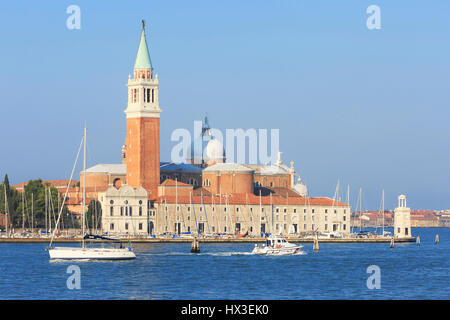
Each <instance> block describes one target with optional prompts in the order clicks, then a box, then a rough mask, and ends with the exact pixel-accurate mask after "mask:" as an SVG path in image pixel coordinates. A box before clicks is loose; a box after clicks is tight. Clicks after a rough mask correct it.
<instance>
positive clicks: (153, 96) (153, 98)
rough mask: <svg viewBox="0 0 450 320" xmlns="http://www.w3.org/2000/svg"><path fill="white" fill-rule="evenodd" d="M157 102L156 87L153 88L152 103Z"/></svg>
mask: <svg viewBox="0 0 450 320" xmlns="http://www.w3.org/2000/svg"><path fill="white" fill-rule="evenodd" d="M154 102H155V89H152V103H154Z"/></svg>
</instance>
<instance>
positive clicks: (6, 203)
mask: <svg viewBox="0 0 450 320" xmlns="http://www.w3.org/2000/svg"><path fill="white" fill-rule="evenodd" d="M3 189H4V190H5V217H6V236H7V237H9V234H8V225H9V219H8V211H9V208H8V197H7V196H6V183H4V184H3Z"/></svg>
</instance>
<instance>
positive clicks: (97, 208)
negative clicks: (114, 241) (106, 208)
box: [86, 200, 102, 229]
mask: <svg viewBox="0 0 450 320" xmlns="http://www.w3.org/2000/svg"><path fill="white" fill-rule="evenodd" d="M101 219H102V205H101V203H100V201H98V200H91V202H89V206H88V209H87V211H86V227H87V228H88V226H91V227H92V228H93V229H100V228H101V225H102V222H101Z"/></svg>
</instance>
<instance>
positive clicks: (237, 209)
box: [164, 206, 347, 214]
mask: <svg viewBox="0 0 450 320" xmlns="http://www.w3.org/2000/svg"><path fill="white" fill-rule="evenodd" d="M164 210H165V211H169V207H168V206H165V207H164ZM202 210H203V206H200V207H199V211H202ZM177 211H180V207H179V206H177ZM187 211H188V212H190V211H191V207H187ZM212 211H213V212H214V211H215V207H214V206H213V207H212ZM223 211H224V212H227V207H223ZM239 211H240V210H239V207H236V212H239ZM257 211H258V210H257ZM250 212H253V207H250ZM261 212H264V207H261ZM275 212H276V213H279V212H280V209H279V208H275ZM283 212H284V213H287V209H286V208H284V209H283ZM293 213H297V208H294V209H293ZM303 213H307V209H303ZM311 213H315V209H311ZM325 213H328V209H325ZM334 213H336V214H337V210H336V209H335V210H334ZM345 213H347V210H346V209H344V214H345Z"/></svg>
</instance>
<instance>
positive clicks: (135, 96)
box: [130, 88, 155, 103]
mask: <svg viewBox="0 0 450 320" xmlns="http://www.w3.org/2000/svg"><path fill="white" fill-rule="evenodd" d="M130 102H133V103H136V102H139V88H137V89H131V91H130ZM144 102H148V103H150V102H151V103H154V102H155V89H148V88H144Z"/></svg>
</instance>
